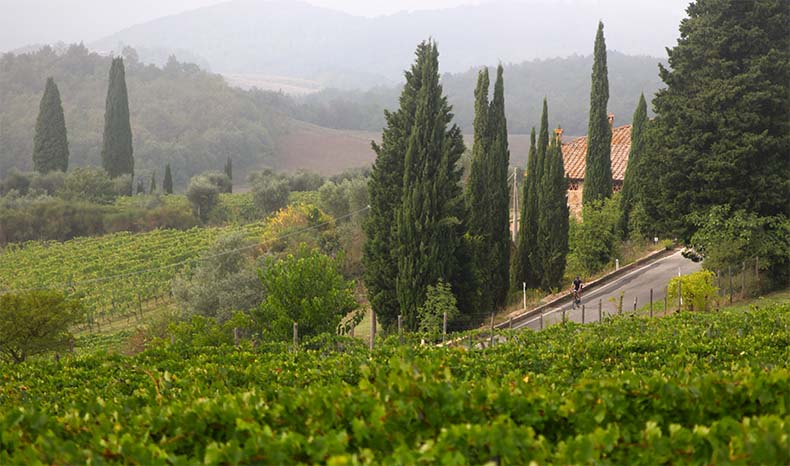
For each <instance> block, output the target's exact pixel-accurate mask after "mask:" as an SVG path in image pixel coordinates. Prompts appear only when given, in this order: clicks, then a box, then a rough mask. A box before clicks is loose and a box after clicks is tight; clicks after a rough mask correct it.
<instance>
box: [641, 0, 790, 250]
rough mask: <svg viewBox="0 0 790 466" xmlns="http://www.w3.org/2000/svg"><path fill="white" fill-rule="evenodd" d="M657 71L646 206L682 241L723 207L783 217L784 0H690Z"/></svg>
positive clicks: (787, 181) (786, 147)
mask: <svg viewBox="0 0 790 466" xmlns="http://www.w3.org/2000/svg"><path fill="white" fill-rule="evenodd" d="M687 12H688V18H687V19H685V20H683V22H682V23H681V25H680V38H679V40H678V43H677V45H676V46H675V47H673V48H671V49H669V50H668V54H669V66H668V67H661V69H660V75H661V79H662V80H663V81H664V83H665V84H666V87H665V88H664V89H662V90H660V91H659V92H658V93H657V94H656V97H655V99H654V100H653V106H654V108H655V111H656V118H655V120H654V121H652V122H651V125H650V130H649V131H648V134H649V136H650V137H649V143H650V144H651V147H650V150H649V151H647V152H646V154H645V155H646V156H647V157H646V160H647V162H646V163H645V166H646V167H647V171H648V174H647V177H648V178H649V179H650V183H649V184H648V185H647V186H645V189H646V190H647V192H646V193H645V196H644V198H645V200H646V206H645V207H646V210H647V214H648V216H649V217H650V218H651V219H652V220H653V221H654V222H655V225H656V228H658V230H659V231H660V232H661V233H664V234H670V235H677V236H679V237H680V238H682V239H684V240H688V239H689V238H691V236H692V235H693V233H694V231H695V229H696V227H695V225H694V220H695V217H696V216H698V215H705V213H707V212H708V211H709V210H710V209H711V208H712V207H713V206H717V205H729V206H730V207H731V208H732V209H733V211H739V210H743V211H745V212H751V213H754V214H756V215H757V216H760V217H769V216H776V215H780V214H781V215H785V216H788V215H790V203H789V202H788V199H790V157H788V154H790V118H788V115H790V99H789V98H788V82H790V34H788V33H787V25H788V23H790V9H789V8H788V6H787V2H786V1H784V0H754V1H749V2H744V1H736V0H697V1H696V2H693V3H692V4H691V5H689V8H688V10H687Z"/></svg>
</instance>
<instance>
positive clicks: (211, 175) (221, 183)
mask: <svg viewBox="0 0 790 466" xmlns="http://www.w3.org/2000/svg"><path fill="white" fill-rule="evenodd" d="M201 176H203V177H205V178H206V179H207V180H208V181H209V182H210V183H211V184H213V185H214V186H216V187H217V190H219V192H221V193H230V192H233V181H231V179H230V178H229V177H228V175H227V174H225V173H222V172H217V171H210V172H205V173H203V174H202V175H201Z"/></svg>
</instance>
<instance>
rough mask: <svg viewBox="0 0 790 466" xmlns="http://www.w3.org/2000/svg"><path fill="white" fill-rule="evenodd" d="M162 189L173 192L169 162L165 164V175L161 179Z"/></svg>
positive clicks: (167, 192)
mask: <svg viewBox="0 0 790 466" xmlns="http://www.w3.org/2000/svg"><path fill="white" fill-rule="evenodd" d="M162 191H164V192H165V194H173V175H172V174H171V173H170V164H169V163H168V164H167V165H165V177H164V178H163V179H162Z"/></svg>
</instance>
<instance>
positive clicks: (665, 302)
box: [664, 285, 669, 317]
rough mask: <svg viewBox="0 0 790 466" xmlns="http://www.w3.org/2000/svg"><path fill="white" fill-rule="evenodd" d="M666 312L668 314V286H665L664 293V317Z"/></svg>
mask: <svg viewBox="0 0 790 466" xmlns="http://www.w3.org/2000/svg"><path fill="white" fill-rule="evenodd" d="M667 312H669V285H667V289H666V292H665V293H664V317H666V316H667Z"/></svg>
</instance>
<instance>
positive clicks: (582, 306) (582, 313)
mask: <svg viewBox="0 0 790 466" xmlns="http://www.w3.org/2000/svg"><path fill="white" fill-rule="evenodd" d="M582 323H584V304H582Z"/></svg>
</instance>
